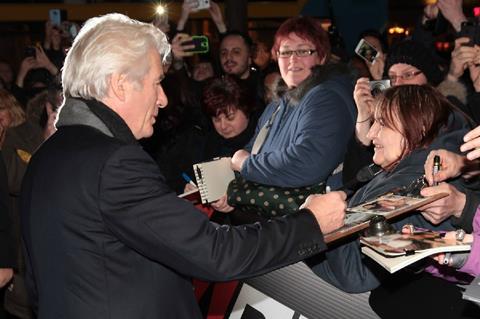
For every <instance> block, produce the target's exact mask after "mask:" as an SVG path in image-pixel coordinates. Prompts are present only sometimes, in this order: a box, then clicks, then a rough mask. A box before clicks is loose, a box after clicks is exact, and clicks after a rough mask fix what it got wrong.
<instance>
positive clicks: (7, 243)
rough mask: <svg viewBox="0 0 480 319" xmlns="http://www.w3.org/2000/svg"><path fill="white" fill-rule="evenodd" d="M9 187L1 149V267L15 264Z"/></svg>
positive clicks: (10, 266)
mask: <svg viewBox="0 0 480 319" xmlns="http://www.w3.org/2000/svg"><path fill="white" fill-rule="evenodd" d="M12 228H13V224H12V219H11V216H10V205H9V198H8V187H7V170H6V168H5V163H4V162H3V157H2V151H1V150H0V268H13V267H14V266H15V264H16V263H15V240H14V238H13V234H12Z"/></svg>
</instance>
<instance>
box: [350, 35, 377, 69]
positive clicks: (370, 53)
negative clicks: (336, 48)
mask: <svg viewBox="0 0 480 319" xmlns="http://www.w3.org/2000/svg"><path fill="white" fill-rule="evenodd" d="M355 53H356V54H357V55H358V56H360V57H361V58H362V59H364V60H365V61H367V62H369V63H373V62H374V61H375V59H376V58H377V57H378V56H379V55H380V53H379V52H378V51H377V49H375V48H374V47H373V45H371V44H370V43H368V42H367V41H365V39H360V41H359V42H358V44H357V47H356V48H355Z"/></svg>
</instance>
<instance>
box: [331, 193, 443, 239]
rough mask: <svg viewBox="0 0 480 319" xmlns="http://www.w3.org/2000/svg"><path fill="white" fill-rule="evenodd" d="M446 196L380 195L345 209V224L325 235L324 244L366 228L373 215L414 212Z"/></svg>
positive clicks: (393, 215) (440, 194)
mask: <svg viewBox="0 0 480 319" xmlns="http://www.w3.org/2000/svg"><path fill="white" fill-rule="evenodd" d="M445 196H448V194H446V193H439V194H436V195H433V196H429V197H423V196H421V195H416V196H413V195H411V194H404V193H403V192H401V191H397V190H393V191H391V192H388V193H386V194H384V195H381V196H379V197H377V198H375V199H374V200H371V201H367V202H365V203H362V204H360V205H358V206H355V207H350V208H347V214H346V216H345V224H344V226H342V227H341V228H340V229H338V230H336V231H334V232H332V233H329V234H326V235H325V236H324V239H325V242H326V243H329V242H332V241H335V240H337V239H340V238H343V237H346V236H348V235H351V234H353V233H356V232H358V231H360V230H363V229H365V228H367V227H368V225H369V221H370V219H372V218H373V217H374V216H375V215H382V216H384V217H385V218H386V219H391V218H394V217H396V216H399V215H402V214H405V213H407V212H411V211H414V210H415V209H417V208H419V207H421V206H423V205H426V204H429V203H431V202H434V201H436V200H437V199H440V198H443V197H445Z"/></svg>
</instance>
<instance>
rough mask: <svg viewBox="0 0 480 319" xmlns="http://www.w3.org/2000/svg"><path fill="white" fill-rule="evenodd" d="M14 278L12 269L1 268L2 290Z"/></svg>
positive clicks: (0, 286)
mask: <svg viewBox="0 0 480 319" xmlns="http://www.w3.org/2000/svg"><path fill="white" fill-rule="evenodd" d="M12 277H13V269H12V268H0V288H2V287H3V286H5V285H6V284H8V282H9V281H10V280H11V279H12Z"/></svg>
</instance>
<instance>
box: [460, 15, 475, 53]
mask: <svg viewBox="0 0 480 319" xmlns="http://www.w3.org/2000/svg"><path fill="white" fill-rule="evenodd" d="M458 35H459V37H460V38H461V37H466V38H469V39H470V42H468V43H465V44H464V45H465V46H470V47H473V46H474V45H475V44H477V45H478V44H480V24H479V22H478V21H465V22H462V26H461V29H460V32H459V33H458Z"/></svg>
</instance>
